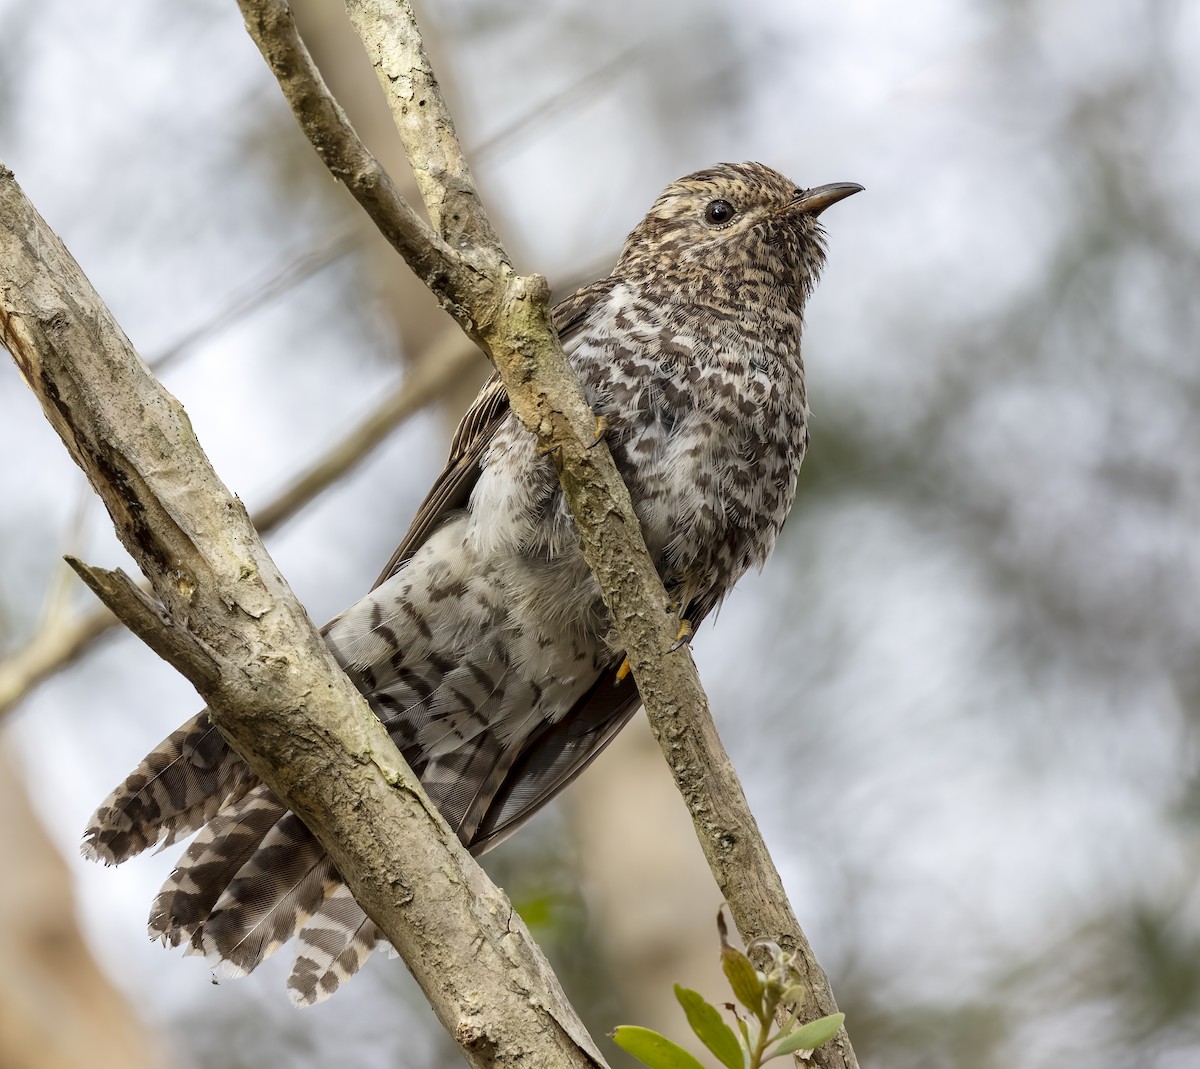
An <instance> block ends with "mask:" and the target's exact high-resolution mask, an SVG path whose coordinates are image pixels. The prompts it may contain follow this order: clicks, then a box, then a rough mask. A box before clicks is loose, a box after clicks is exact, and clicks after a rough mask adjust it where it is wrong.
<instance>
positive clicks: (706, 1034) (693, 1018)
mask: <svg viewBox="0 0 1200 1069" xmlns="http://www.w3.org/2000/svg"><path fill="white" fill-rule="evenodd" d="M675 997H676V998H677V999H679V1005H681V1006H682V1007H683V1012H684V1013H686V1014H687V1019H688V1024H690V1025H691V1026H692V1031H693V1032H695V1033H696V1035H697V1036H698V1037H699V1039H700V1042H701V1043H703V1044H704V1045H705V1046H706V1047H707V1048H708V1049H709V1050H711V1051H712V1052H713V1054H715V1055H716V1056H717V1057H718V1058H719V1059H720V1060H721V1062H722V1064H723V1065H725V1066H727V1067H728V1069H746V1060H745V1058H744V1057H743V1056H742V1045H741V1044H740V1043H739V1042H738V1041H737V1036H735V1035H734V1034H733V1029H732V1028H730V1027H729V1025H727V1024H726V1023H725V1022H724V1021H723V1020H722V1019H721V1015H720V1013H718V1012H717V1008H716V1007H715V1006H710V1005H709V1004H708V1003H707V1002H705V1001H704V998H703V996H701V995H699V994H698V993H697V992H695V991H691V990H689V989H688V988H686V987H680V986H679V985H678V984H676V985H675Z"/></svg>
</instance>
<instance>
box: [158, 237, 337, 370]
mask: <svg viewBox="0 0 1200 1069" xmlns="http://www.w3.org/2000/svg"><path fill="white" fill-rule="evenodd" d="M360 241H361V237H360V235H359V234H358V233H357V231H347V232H346V233H343V234H339V235H338V236H337V237H335V238H333V239H332V240H331V241H329V242H328V243H327V244H325V245H324V246H323V247H322V248H319V249H312V250H310V251H308V252H305V253H303V254H301V255H300V256H297V257H296V258H295V259H294V260H292V261H291V263H288V264H285V265H284V266H283V268H281V269H280V270H278V271H276V272H275V273H274V274H273V275H271V276H270V277H269V278H267V279H266V280H265V281H264V282H261V283H259V284H258V285H254V286H246V287H244V289H243V290H242V291H241V292H239V293H238V294H237V295H236V296H235V297H234V298H233V300H232V301H230V303H229V304H228V305H226V306H225V307H224V308H222V309H221V310H220V311H219V312H218V313H216V314H215V315H211V316H209V317H208V319H206V320H205V321H204V322H203V323H201V324H200V325H199V326H197V327H194V328H192V329H191V330H189V331H186V332H185V333H184V334H183V335H182V336H181V337H178V338H176V339H175V341H173V342H172V343H171V344H170V345H169V346H167V347H166V348H165V349H163V350H161V351H160V352H158V353H157V354H155V355H154V356H152V357H151V358H150V359H149V360H147V361H146V363H147V364H148V365H149V366H150V370H151V371H153V372H155V373H156V374H157V373H159V372H161V371H162V370H163V369H164V368H167V367H169V366H170V365H172V364H174V363H175V362H176V361H177V360H178V359H179V358H180V357H181V356H182V355H183V354H184V353H186V352H187V351H188V350H189V349H192V348H193V347H195V346H196V345H198V344H199V343H200V342H202V341H204V340H205V339H206V338H210V337H212V335H213V334H215V333H217V332H218V331H222V330H228V329H229V328H230V327H231V326H232V325H233V324H234V323H237V322H238V321H239V320H242V319H245V318H246V317H247V316H248V315H250V314H252V313H253V312H256V311H258V309H260V308H262V307H263V305H266V304H269V303H270V302H271V301H273V300H275V298H276V297H280V296H282V295H283V294H285V293H288V292H289V291H291V290H292V289H293V288H295V287H296V286H298V285H299V284H300V283H301V282H304V281H305V280H306V279H309V278H311V277H312V276H313V275H315V274H317V273H318V272H319V271H323V270H324V269H325V268H326V267H329V266H330V265H331V264H335V263H337V261H338V260H341V259H344V258H345V257H347V256H349V255H350V254H351V253H352V252H354V250H355V248H356V247H357V246H358V244H359V242H360Z"/></svg>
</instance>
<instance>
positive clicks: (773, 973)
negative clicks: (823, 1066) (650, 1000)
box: [612, 913, 846, 1069]
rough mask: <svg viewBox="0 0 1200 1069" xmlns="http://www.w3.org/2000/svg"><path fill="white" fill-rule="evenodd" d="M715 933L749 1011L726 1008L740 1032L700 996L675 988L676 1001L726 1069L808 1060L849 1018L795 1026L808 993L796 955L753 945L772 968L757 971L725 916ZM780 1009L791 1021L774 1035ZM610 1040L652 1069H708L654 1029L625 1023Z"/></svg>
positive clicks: (751, 1068)
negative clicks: (734, 942)
mask: <svg viewBox="0 0 1200 1069" xmlns="http://www.w3.org/2000/svg"><path fill="white" fill-rule="evenodd" d="M717 930H718V932H719V933H720V935H721V968H722V969H723V970H724V972H725V979H726V980H728V981H729V987H730V989H731V990H732V991H733V996H734V998H736V999H737V1001H738V1002H739V1003H741V1005H742V1007H743V1008H744V1009H745V1010H746V1011H748V1012H747V1013H745V1014H743V1013H741V1012H739V1011H738V1007H737V1005H736V1004H735V1003H732V1002H727V1003H725V1009H727V1010H728V1011H729V1012H730V1013H731V1014H732V1015H733V1019H734V1023H735V1024H736V1025H737V1031H736V1032H735V1031H734V1029H733V1028H731V1027H730V1026H729V1025H728V1024H727V1023H726V1022H725V1020H724V1018H722V1016H721V1014H720V1012H719V1011H718V1010H717V1008H716V1007H715V1006H713V1005H712V1004H710V1003H709V1002H706V1001H705V1000H704V998H703V996H701V995H699V994H698V993H697V992H695V991H691V990H689V989H688V988H686V987H680V986H679V984H676V985H675V997H676V998H677V999H678V1000H679V1004H680V1005H681V1006H682V1007H683V1012H684V1013H685V1014H687V1020H688V1024H689V1025H691V1026H692V1031H693V1032H695V1033H696V1036H697V1038H698V1039H699V1040H700V1042H701V1043H703V1044H704V1045H705V1046H706V1047H707V1048H708V1049H709V1051H711V1052H712V1054H713V1055H714V1056H715V1057H716V1058H717V1060H718V1061H719V1062H720V1063H721V1064H722V1065H723V1066H725V1069H759V1067H760V1066H761V1065H762V1064H763V1063H764V1062H769V1061H770V1060H771V1059H772V1058H780V1057H783V1056H784V1055H786V1054H796V1055H798V1056H800V1057H802V1058H807V1057H808V1056H809V1055H810V1054H811V1053H812V1052H813V1050H814V1049H815V1048H817V1047H819V1046H820V1045H821V1044H822V1043H826V1042H828V1041H829V1040H830V1039H832V1038H833V1037H834V1036H835V1035H836V1034H837V1031H838V1029H839V1028H841V1027H842V1022H843V1021H844V1020H845V1018H846V1015H845V1014H844V1013H833V1014H830V1015H829V1016H828V1017H822V1018H820V1019H819V1020H816V1021H809V1022H808V1024H805V1025H801V1026H800V1027H796V1022H797V1017H798V1014H799V1011H800V1006H801V1004H802V1003H803V1001H804V996H805V993H806V989H805V987H804V983H803V979H802V977H801V975H800V973H799V971H798V970H797V969H796V967H795V961H796V956H795V955H794V954H789V953H787V952H786V951H784V950H783V948H782V947H780V946H779V945H778V944H777V943H774V942H770V941H768V940H762V939H758V940H755V941H754V942H753V943H751V944H750V946H749V947H748V948H747V949H748V950H753V949H754V948H755V947H762V948H764V949H766V950H768V951H769V952H770V954H771V964H770V967H769V968H768V969H767V971H766V972H759V971H758V970H757V969H755V967H754V965H753V963H752V962H751V961H750V959H749V958H748V957H746V955H745V954H743V953H742V952H741V951H740V950H738V949H737V948H736V947H733V946H730V945H729V938H728V936H729V933H728V930H727V929H726V927H725V917H724V915H723V914H721V913H718V914H717ZM780 1006H782V1007H784V1008H785V1010H786V1011H787V1014H788V1016H787V1018H786V1019H785V1020H784V1023H783V1025H782V1026H781V1027H780V1028H779V1029H777V1030H774V1031H773V1028H774V1024H775V1013H776V1011H777V1010H778V1009H779V1007H780ZM612 1038H613V1040H614V1041H615V1042H616V1044H617V1046H619V1047H620V1048H621V1049H622V1050H625V1051H627V1052H628V1053H630V1054H632V1055H633V1056H634V1057H635V1058H637V1060H638V1061H640V1062H642V1063H643V1064H644V1065H647V1066H649V1069H705V1067H704V1065H703V1064H702V1063H701V1062H700V1061H699V1060H698V1059H697V1058H695V1057H694V1056H693V1055H692V1054H691V1053H689V1052H688V1051H686V1050H684V1048H683V1047H681V1046H679V1045H678V1044H677V1043H672V1042H671V1041H670V1040H669V1039H667V1037H666V1036H663V1035H659V1033H658V1032H655V1031H654V1030H653V1029H651V1028H639V1027H638V1026H637V1025H628V1024H624V1025H621V1026H620V1027H619V1028H617V1029H616V1030H615V1031H613V1033H612Z"/></svg>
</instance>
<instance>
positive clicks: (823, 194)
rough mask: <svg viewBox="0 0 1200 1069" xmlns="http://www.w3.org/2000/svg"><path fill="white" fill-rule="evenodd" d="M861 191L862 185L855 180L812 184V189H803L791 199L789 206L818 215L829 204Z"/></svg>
mask: <svg viewBox="0 0 1200 1069" xmlns="http://www.w3.org/2000/svg"><path fill="white" fill-rule="evenodd" d="M862 191H863V187H862V186H860V185H859V184H858V183H857V182H831V183H830V184H829V185H827V186H814V187H813V188H812V189H806V190H803V191H802V192H801V193H800V195H799V196H798V197H797V198H796V199H795V200H794V201H792V203H791V208H792V210H793V211H795V210H796V209H797V208H798V209H799V210H800V211H802V212H807V213H808V214H809V215H820V214H821V213H822V212H823V211H824V210H825V209H826V208H828V207H829V206H830V205H831V204H836V203H837V202H838V201H839V200H845V199H846V198H847V197H852V196H854V194H855V193H861V192H862Z"/></svg>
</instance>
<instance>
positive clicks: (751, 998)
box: [721, 944, 763, 1017]
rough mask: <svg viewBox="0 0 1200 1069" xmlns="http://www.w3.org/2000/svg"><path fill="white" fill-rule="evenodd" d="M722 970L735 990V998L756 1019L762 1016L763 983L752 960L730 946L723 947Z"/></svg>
mask: <svg viewBox="0 0 1200 1069" xmlns="http://www.w3.org/2000/svg"><path fill="white" fill-rule="evenodd" d="M721 968H722V969H724V970H725V979H726V980H728V981H729V986H730V987H731V988H732V989H733V994H734V997H735V998H736V999H737V1000H738V1002H740V1003H741V1004H742V1005H743V1006H745V1007H746V1009H748V1010H749V1011H750V1012H751V1013H753V1014H754V1015H755V1016H756V1017H761V1016H762V1012H763V1009H762V1004H763V982H762V981H761V980H760V979H759V978H758V973H757V972H756V971H755V968H754V966H753V965H752V964H750V959H749V958H748V957H746V955H745V954H743V953H742V952H741V951H740V950H738V949H736V948H735V947H731V946H729V945H728V944H726V945H725V946H723V947H721Z"/></svg>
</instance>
